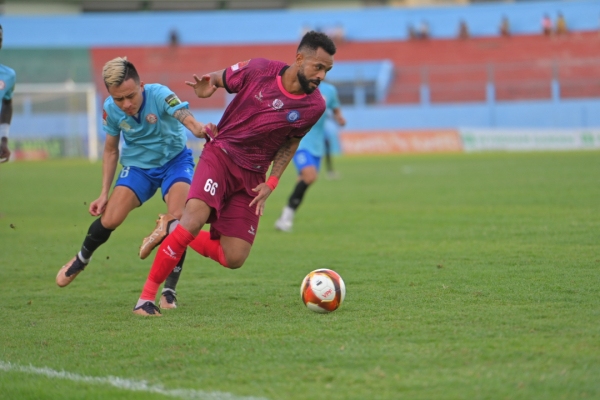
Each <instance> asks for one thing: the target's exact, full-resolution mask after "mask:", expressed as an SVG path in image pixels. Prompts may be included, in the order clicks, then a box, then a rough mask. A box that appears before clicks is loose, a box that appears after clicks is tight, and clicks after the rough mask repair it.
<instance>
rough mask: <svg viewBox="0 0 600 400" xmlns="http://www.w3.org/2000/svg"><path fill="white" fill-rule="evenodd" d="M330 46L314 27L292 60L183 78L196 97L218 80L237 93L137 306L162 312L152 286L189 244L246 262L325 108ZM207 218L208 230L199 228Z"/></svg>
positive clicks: (232, 264) (230, 262)
mask: <svg viewBox="0 0 600 400" xmlns="http://www.w3.org/2000/svg"><path fill="white" fill-rule="evenodd" d="M335 52H336V47H335V44H334V43H333V41H332V40H331V39H330V38H329V37H328V36H327V35H325V34H323V33H318V32H314V31H311V32H308V33H307V34H306V35H304V37H303V38H302V40H301V41H300V45H299V46H298V50H297V53H296V59H295V61H294V63H293V64H292V65H291V66H288V65H286V64H285V63H283V62H279V61H269V60H265V59H260V58H258V59H251V60H248V61H244V62H240V63H237V64H235V65H233V66H231V67H229V68H227V69H224V70H221V71H217V72H213V73H211V74H208V75H204V76H203V77H202V79H199V78H198V77H197V76H196V75H194V79H195V82H186V83H187V84H188V85H189V86H191V87H193V88H194V92H195V93H196V95H197V96H198V97H201V98H206V97H210V96H211V95H212V94H213V93H214V92H215V91H216V90H217V88H220V87H222V88H225V89H226V90H227V91H228V92H229V93H237V95H236V96H235V98H234V99H233V101H232V102H231V103H230V104H229V106H228V107H227V109H226V110H225V114H224V115H223V117H222V119H221V121H220V122H219V125H218V126H217V130H218V132H213V135H212V139H211V140H210V141H209V142H208V143H207V145H206V146H205V147H204V151H203V152H202V155H201V156H200V159H199V161H198V165H197V167H196V172H195V173H194V178H193V180H192V185H191V188H190V192H189V196H188V201H187V204H186V206H185V210H184V213H183V216H182V218H181V220H180V223H179V225H178V226H177V228H176V229H175V230H174V231H173V232H172V233H171V234H169V235H168V236H167V237H166V239H165V240H164V241H163V242H162V244H161V245H160V247H159V249H158V251H157V253H156V257H155V259H154V263H153V264H152V269H151V270H150V274H149V276H148V280H147V281H146V284H145V285H144V290H143V291H142V295H141V296H140V299H139V301H138V303H137V304H136V306H135V307H134V309H133V312H134V313H135V314H138V315H153V316H160V315H161V314H160V310H159V309H158V307H157V306H156V305H155V303H154V302H155V299H156V293H157V292H158V288H159V286H160V284H161V283H162V282H163V281H164V280H165V279H166V278H167V276H168V275H169V273H170V272H171V271H172V270H173V269H174V267H175V265H176V264H177V262H178V260H179V258H180V257H181V255H182V254H183V252H184V251H185V249H186V248H187V247H188V246H190V247H192V248H193V249H194V250H196V251H197V252H198V253H200V254H202V255H203V256H205V257H210V258H212V259H213V260H215V261H217V262H218V263H220V264H221V265H223V266H224V267H227V268H232V269H236V268H240V267H241V266H242V265H243V264H244V262H245V261H246V258H248V255H249V254H250V250H251V248H252V243H253V242H254V238H255V237H256V232H257V230H258V221H259V217H260V216H261V215H262V214H263V210H264V207H265V201H266V200H267V198H268V197H269V195H270V194H271V192H272V191H273V190H274V189H275V187H276V186H277V183H278V182H279V178H280V177H281V175H282V174H283V171H284V170H285V168H286V167H287V165H288V164H289V162H290V160H291V159H292V157H293V156H294V153H295V152H296V149H297V148H298V144H299V143H300V139H302V137H304V135H306V133H307V132H308V131H309V130H310V129H311V127H312V126H313V125H314V124H315V123H316V122H317V121H318V120H319V118H320V117H321V115H322V114H323V112H325V100H324V99H323V97H322V96H321V93H320V91H319V90H318V86H319V84H320V83H321V81H323V80H324V79H325V75H326V74H327V72H328V71H329V70H330V69H331V68H332V67H333V55H334V54H335ZM271 162H272V163H273V167H272V168H271V174H270V176H269V179H266V173H267V170H268V169H269V166H270V165H271ZM206 223H209V224H210V232H207V231H201V230H200V229H201V228H202V226H204V224H206Z"/></svg>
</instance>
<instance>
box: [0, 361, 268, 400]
mask: <svg viewBox="0 0 600 400" xmlns="http://www.w3.org/2000/svg"><path fill="white" fill-rule="evenodd" d="M0 370H4V371H16V372H24V373H27V374H36V375H43V376H46V377H48V378H59V379H67V380H70V381H74V382H85V383H94V384H105V385H111V386H114V387H116V388H119V389H123V390H131V391H134V392H149V393H158V394H162V395H165V396H169V397H179V398H183V399H201V400H267V399H265V398H264V397H253V396H251V397H243V396H236V395H233V394H231V393H226V392H205V391H203V390H194V389H165V387H164V386H162V385H149V384H148V382H146V381H136V380H133V379H125V378H119V377H118V376H107V377H100V376H85V375H79V374H74V373H72V372H66V371H56V370H54V369H51V368H47V367H42V368H38V367H34V366H33V365H29V366H26V365H18V364H13V363H10V362H4V361H0Z"/></svg>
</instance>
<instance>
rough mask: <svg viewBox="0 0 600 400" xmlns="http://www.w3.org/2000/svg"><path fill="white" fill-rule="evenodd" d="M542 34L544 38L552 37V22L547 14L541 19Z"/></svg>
mask: <svg viewBox="0 0 600 400" xmlns="http://www.w3.org/2000/svg"><path fill="white" fill-rule="evenodd" d="M542 34H543V35H544V36H550V35H552V20H551V19H550V16H549V15H548V14H544V18H542Z"/></svg>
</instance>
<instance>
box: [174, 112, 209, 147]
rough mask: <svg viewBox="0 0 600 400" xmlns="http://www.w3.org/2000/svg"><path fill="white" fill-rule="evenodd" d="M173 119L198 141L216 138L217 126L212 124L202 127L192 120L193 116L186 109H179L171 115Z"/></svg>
mask: <svg viewBox="0 0 600 400" xmlns="http://www.w3.org/2000/svg"><path fill="white" fill-rule="evenodd" d="M173 117H174V118H175V119H177V120H178V121H179V122H181V123H182V124H183V126H185V127H186V128H188V129H189V130H190V131H191V132H192V134H193V135H194V136H196V137H197V138H200V139H207V140H210V139H214V138H215V137H217V134H218V131H217V126H216V125H215V124H213V123H208V124H206V125H204V124H203V123H202V122H199V121H197V120H196V118H194V115H193V114H192V112H191V111H190V110H188V109H187V108H180V109H179V110H177V111H175V113H173Z"/></svg>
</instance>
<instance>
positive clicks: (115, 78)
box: [102, 57, 140, 88]
mask: <svg viewBox="0 0 600 400" xmlns="http://www.w3.org/2000/svg"><path fill="white" fill-rule="evenodd" d="M102 78H103V79H104V84H105V85H106V88H108V87H109V86H120V85H121V84H122V83H123V82H125V81H126V80H128V79H133V80H134V81H135V83H140V76H139V75H138V73H137V70H136V69H135V67H134V66H133V64H132V63H131V62H129V61H128V60H127V57H117V58H113V59H112V60H110V61H109V62H107V63H106V64H104V68H102Z"/></svg>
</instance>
